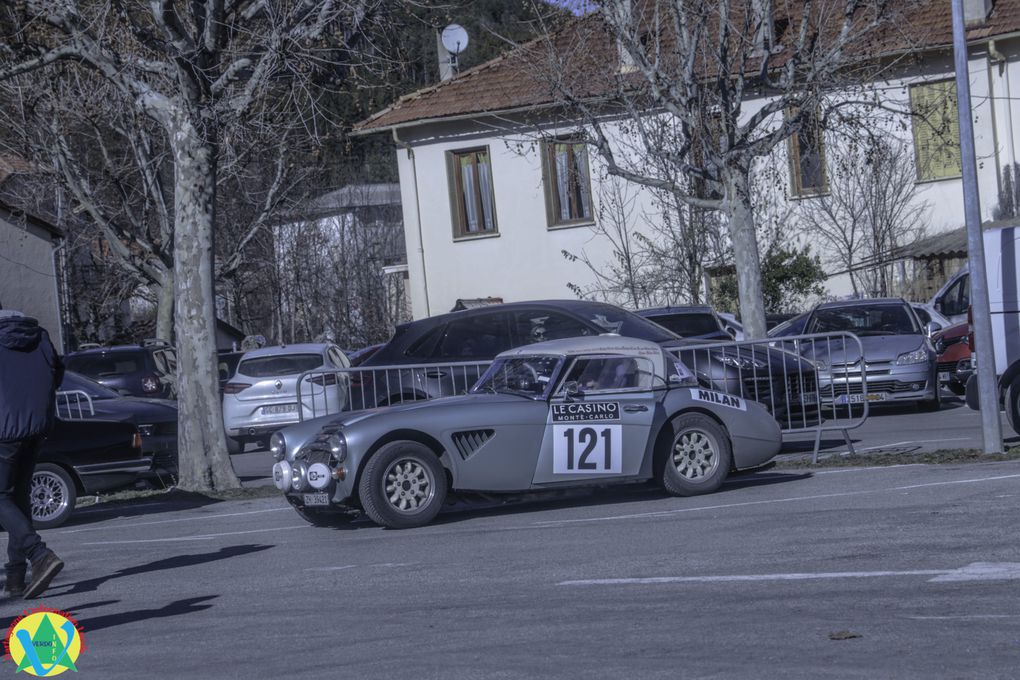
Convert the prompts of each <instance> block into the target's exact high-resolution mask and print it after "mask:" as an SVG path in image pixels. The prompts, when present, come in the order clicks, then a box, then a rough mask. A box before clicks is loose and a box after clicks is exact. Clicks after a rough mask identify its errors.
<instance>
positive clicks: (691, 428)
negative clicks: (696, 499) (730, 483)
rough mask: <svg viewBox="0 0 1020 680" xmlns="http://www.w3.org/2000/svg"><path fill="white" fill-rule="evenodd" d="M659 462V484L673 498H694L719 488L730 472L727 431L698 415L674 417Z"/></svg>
mask: <svg viewBox="0 0 1020 680" xmlns="http://www.w3.org/2000/svg"><path fill="white" fill-rule="evenodd" d="M671 425H672V428H673V436H672V438H671V439H670V440H669V441H670V448H669V450H668V451H666V452H665V454H666V455H665V456H663V458H664V460H663V461H662V465H663V468H662V485H663V486H664V487H665V488H666V491H668V492H669V493H671V494H673V495H674V496H695V495H697V494H702V493H709V492H712V491H715V490H716V489H718V488H719V487H720V486H721V485H722V483H723V481H724V480H725V479H726V476H727V475H728V474H729V472H730V466H731V465H732V462H733V452H732V449H731V447H730V438H729V436H728V435H727V434H726V430H725V429H724V428H723V427H722V426H721V425H719V423H717V422H716V421H714V420H712V419H711V418H709V417H708V416H706V415H702V414H700V413H687V414H684V415H680V416H677V417H676V418H674V419H673V422H672V423H671Z"/></svg>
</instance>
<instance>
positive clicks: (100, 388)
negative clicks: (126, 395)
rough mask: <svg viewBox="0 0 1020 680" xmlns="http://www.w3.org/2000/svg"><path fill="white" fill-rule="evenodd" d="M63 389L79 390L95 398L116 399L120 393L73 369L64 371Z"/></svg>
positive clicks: (61, 385)
mask: <svg viewBox="0 0 1020 680" xmlns="http://www.w3.org/2000/svg"><path fill="white" fill-rule="evenodd" d="M60 389H61V391H64V392H67V391H70V390H79V391H81V392H84V393H85V394H87V395H89V396H90V397H92V398H93V399H116V398H117V397H119V396H120V395H119V394H118V393H116V392H114V391H113V390H111V389H110V388H109V387H106V386H105V385H100V384H99V383H97V382H96V381H95V380H90V379H89V378H86V377H85V376H83V375H78V374H77V373H74V372H72V371H66V372H65V373H64V380H63V382H61V383H60Z"/></svg>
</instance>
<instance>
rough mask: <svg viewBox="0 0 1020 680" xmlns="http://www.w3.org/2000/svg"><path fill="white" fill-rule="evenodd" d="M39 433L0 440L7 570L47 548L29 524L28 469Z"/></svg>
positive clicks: (19, 567) (1, 521) (32, 467)
mask: <svg viewBox="0 0 1020 680" xmlns="http://www.w3.org/2000/svg"><path fill="white" fill-rule="evenodd" d="M40 440H41V438H40V437H30V438H28V439H24V440H22V441H17V442H0V526H2V527H3V528H4V529H5V530H6V531H7V564H5V565H4V566H5V568H6V570H7V572H8V573H10V572H11V571H19V570H24V569H25V567H26V566H27V564H26V561H27V562H35V561H36V560H38V559H39V558H41V557H43V556H44V555H45V554H46V552H47V550H46V544H45V543H43V540H42V538H41V537H40V536H39V534H37V533H36V531H35V529H34V528H32V501H31V498H30V497H29V492H30V491H31V488H32V472H33V471H34V470H35V457H36V453H37V452H38V450H39V442H40Z"/></svg>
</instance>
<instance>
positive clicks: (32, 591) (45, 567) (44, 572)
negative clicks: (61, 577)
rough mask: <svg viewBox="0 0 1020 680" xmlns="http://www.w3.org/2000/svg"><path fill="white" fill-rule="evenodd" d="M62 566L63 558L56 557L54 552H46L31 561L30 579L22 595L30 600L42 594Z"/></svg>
mask: <svg viewBox="0 0 1020 680" xmlns="http://www.w3.org/2000/svg"><path fill="white" fill-rule="evenodd" d="M63 568H64V562H63V560H61V559H60V558H59V557H57V555H56V553H54V552H48V553H46V555H45V556H44V557H40V558H39V559H38V560H36V561H35V562H33V563H32V580H31V582H29V584H28V585H27V586H26V587H25V592H24V593H23V594H22V597H24V598H25V599H26V600H31V599H32V598H34V597H39V596H40V595H42V593H43V591H44V590H46V588H48V587H49V585H50V581H52V580H53V577H54V576H56V575H57V574H59V573H60V570H61V569H63Z"/></svg>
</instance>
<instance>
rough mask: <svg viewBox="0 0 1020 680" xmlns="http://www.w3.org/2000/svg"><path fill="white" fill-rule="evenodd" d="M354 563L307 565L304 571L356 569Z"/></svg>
mask: <svg viewBox="0 0 1020 680" xmlns="http://www.w3.org/2000/svg"><path fill="white" fill-rule="evenodd" d="M357 566H358V565H356V564H345V565H343V566H340V567H309V568H307V569H305V571H343V570H344V569H356V568H357Z"/></svg>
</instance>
